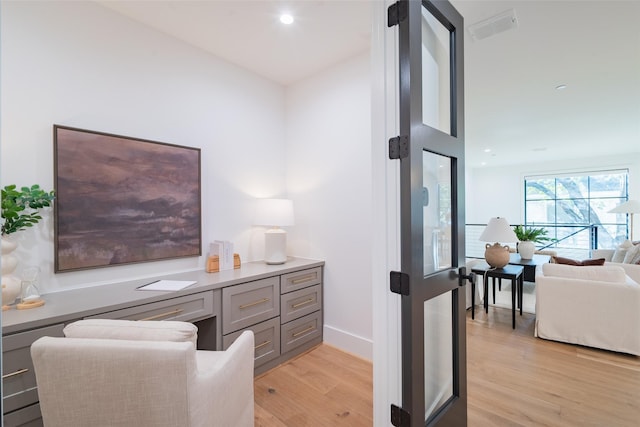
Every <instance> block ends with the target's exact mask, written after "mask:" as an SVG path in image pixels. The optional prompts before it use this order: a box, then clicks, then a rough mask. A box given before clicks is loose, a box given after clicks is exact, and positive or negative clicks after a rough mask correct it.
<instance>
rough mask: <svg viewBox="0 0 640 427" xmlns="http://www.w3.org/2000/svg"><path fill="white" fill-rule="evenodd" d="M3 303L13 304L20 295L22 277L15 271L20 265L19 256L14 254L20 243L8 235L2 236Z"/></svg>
mask: <svg viewBox="0 0 640 427" xmlns="http://www.w3.org/2000/svg"><path fill="white" fill-rule="evenodd" d="M1 243H2V260H1V261H0V262H1V263H2V305H7V304H12V303H13V302H14V301H15V300H16V298H17V297H18V295H20V290H21V287H20V279H19V278H18V277H16V276H15V275H14V274H13V272H14V271H15V270H16V267H17V266H18V258H16V256H15V255H13V251H15V250H16V248H17V247H18V244H17V243H16V242H15V241H13V240H12V239H11V238H9V237H7V236H2V239H1Z"/></svg>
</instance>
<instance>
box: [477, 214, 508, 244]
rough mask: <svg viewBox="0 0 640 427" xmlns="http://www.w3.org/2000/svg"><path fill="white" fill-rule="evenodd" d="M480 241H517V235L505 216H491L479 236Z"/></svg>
mask: <svg viewBox="0 0 640 427" xmlns="http://www.w3.org/2000/svg"><path fill="white" fill-rule="evenodd" d="M478 240H480V241H482V242H508V243H511V242H517V241H518V237H517V236H516V233H515V232H514V231H513V229H512V228H511V226H510V225H509V222H508V221H507V219H506V218H500V217H496V218H491V219H490V220H489V223H488V224H487V227H486V228H485V229H484V231H483V232H482V234H481V235H480V238H479V239H478Z"/></svg>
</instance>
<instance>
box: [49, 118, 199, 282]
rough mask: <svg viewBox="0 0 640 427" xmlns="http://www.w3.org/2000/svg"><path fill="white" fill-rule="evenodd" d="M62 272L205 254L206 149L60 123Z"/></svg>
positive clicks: (58, 212)
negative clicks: (203, 174)
mask: <svg viewBox="0 0 640 427" xmlns="http://www.w3.org/2000/svg"><path fill="white" fill-rule="evenodd" d="M55 139H56V141H55V151H56V183H55V184H56V205H55V208H56V271H67V270H77V269H85V268H94V267H104V266H109V265H116V264H126V263H135V262H143V261H152V260H159V259H167V258H176V257H187V256H198V255H200V253H201V228H200V227H201V224H200V209H201V208H200V150H199V149H194V148H187V147H180V146H176V145H170V144H162V143H155V142H151V141H144V140H138V139H131V138H126V137H119V136H114V135H106V134H99V133H92V132H87V131H81V130H77V129H68V128H62V127H57V128H56V138H55Z"/></svg>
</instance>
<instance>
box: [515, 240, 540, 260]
mask: <svg viewBox="0 0 640 427" xmlns="http://www.w3.org/2000/svg"><path fill="white" fill-rule="evenodd" d="M535 251H536V245H535V244H534V243H533V242H529V241H526V242H520V243H518V253H519V254H520V258H522V259H531V258H533V253H534V252H535Z"/></svg>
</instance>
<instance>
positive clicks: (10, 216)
mask: <svg viewBox="0 0 640 427" xmlns="http://www.w3.org/2000/svg"><path fill="white" fill-rule="evenodd" d="M54 198H55V195H54V192H53V191H45V190H43V189H41V188H40V186H39V185H37V184H36V185H32V186H31V187H21V188H20V189H18V188H17V186H16V185H7V186H6V187H4V188H3V189H2V202H1V203H2V220H3V221H2V304H3V306H4V305H6V304H11V303H13V302H14V300H15V299H16V297H17V296H18V295H19V294H20V279H19V278H17V277H15V276H14V275H13V272H14V271H15V269H16V267H17V266H18V259H17V258H16V257H15V256H14V255H12V252H13V251H14V250H15V249H16V248H17V247H18V244H17V243H16V242H15V241H13V240H12V239H10V238H8V236H9V235H10V234H13V233H16V232H18V231H21V230H25V229H26V228H28V227H33V226H34V225H36V224H37V223H38V221H40V220H41V219H42V217H41V216H40V215H39V213H38V212H39V210H40V209H43V208H47V207H50V206H51V203H52V202H53V199H54Z"/></svg>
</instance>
